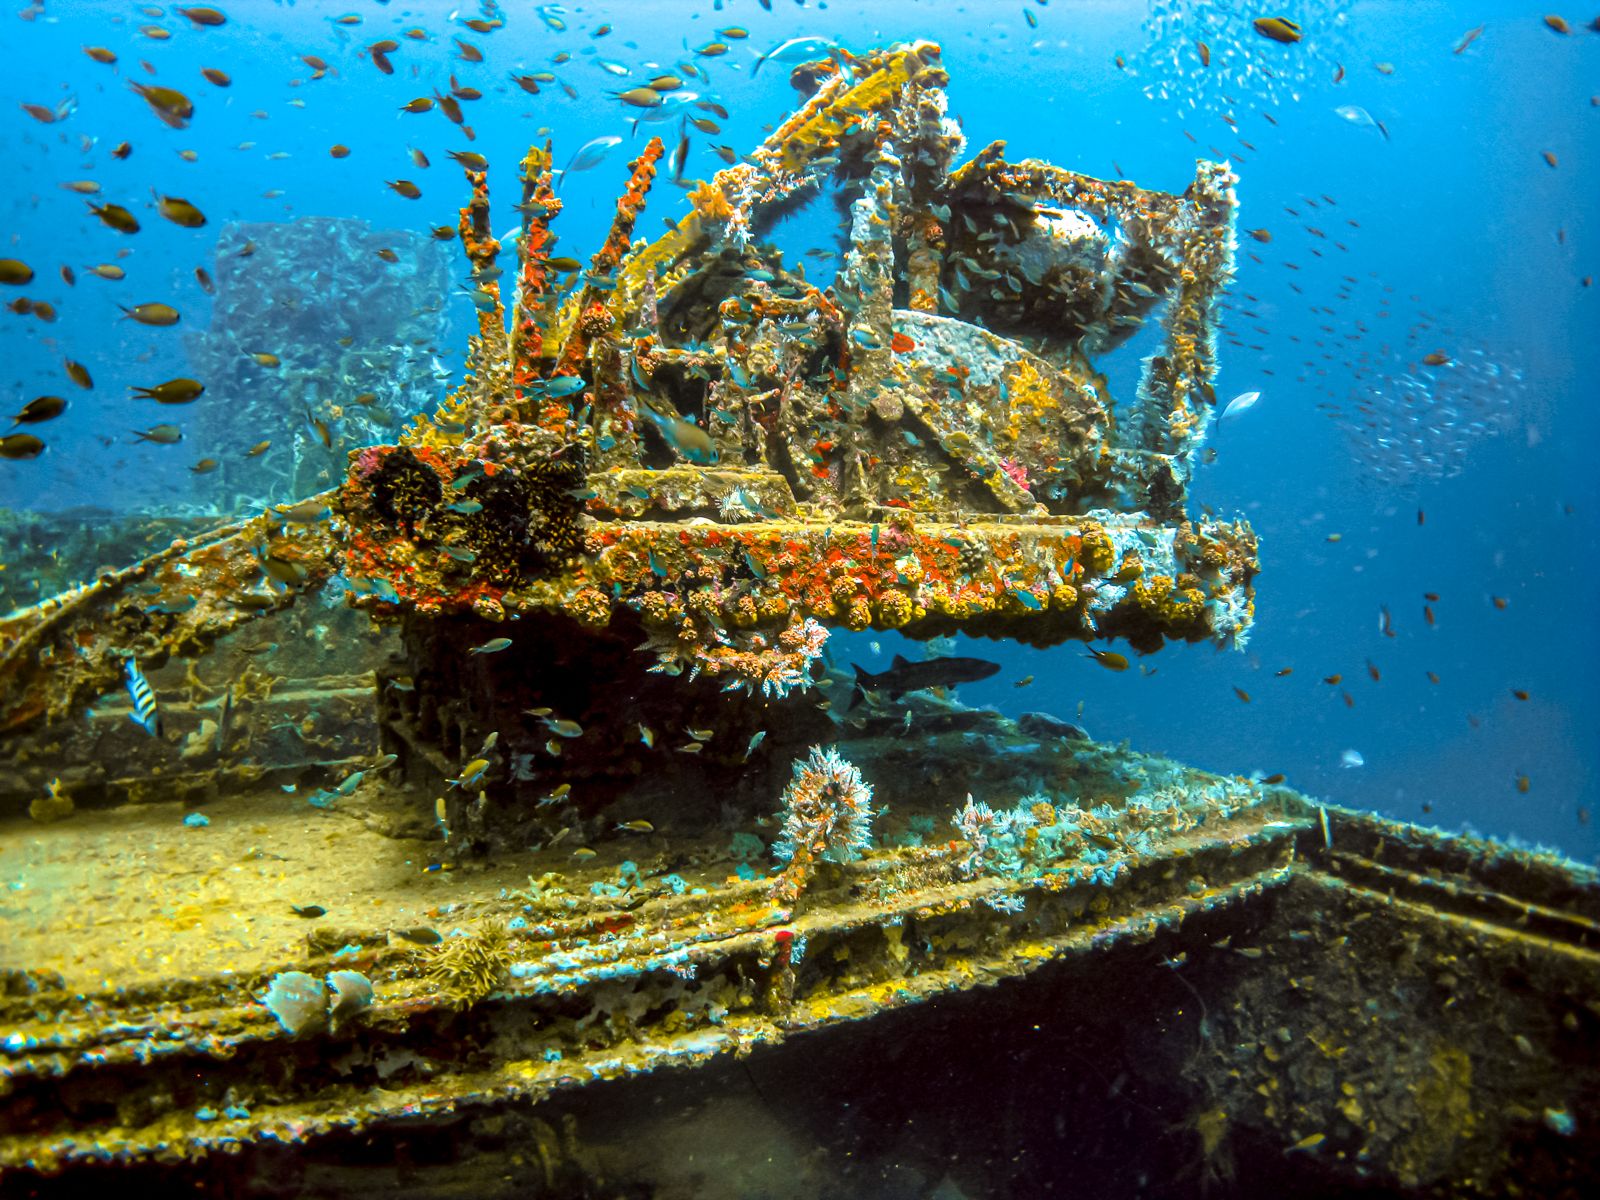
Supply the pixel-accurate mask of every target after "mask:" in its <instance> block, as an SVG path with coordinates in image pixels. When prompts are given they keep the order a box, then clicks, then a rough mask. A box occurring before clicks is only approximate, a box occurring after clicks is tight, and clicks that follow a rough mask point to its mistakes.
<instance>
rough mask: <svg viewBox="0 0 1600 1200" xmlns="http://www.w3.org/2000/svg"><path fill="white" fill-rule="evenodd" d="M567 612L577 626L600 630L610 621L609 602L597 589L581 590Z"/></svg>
mask: <svg viewBox="0 0 1600 1200" xmlns="http://www.w3.org/2000/svg"><path fill="white" fill-rule="evenodd" d="M568 611H569V612H570V613H571V614H572V616H573V617H574V618H575V619H576V620H577V621H578V622H579V624H582V625H587V626H588V627H589V628H591V629H601V628H604V626H605V625H606V624H607V622H609V621H610V620H611V601H610V599H609V598H608V597H607V596H606V594H605V593H604V592H602V591H601V590H600V589H599V588H592V587H586V588H581V589H579V591H578V594H577V595H576V596H574V597H573V598H572V604H571V606H570V607H569V609H568Z"/></svg>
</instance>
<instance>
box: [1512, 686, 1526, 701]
mask: <svg viewBox="0 0 1600 1200" xmlns="http://www.w3.org/2000/svg"><path fill="white" fill-rule="evenodd" d="M1511 694H1512V695H1513V696H1515V697H1516V698H1517V699H1518V700H1526V699H1527V698H1528V693H1527V691H1526V690H1525V689H1523V688H1512V689H1511Z"/></svg>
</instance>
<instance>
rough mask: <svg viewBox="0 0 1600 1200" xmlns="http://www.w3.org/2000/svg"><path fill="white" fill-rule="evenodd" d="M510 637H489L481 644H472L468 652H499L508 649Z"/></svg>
mask: <svg viewBox="0 0 1600 1200" xmlns="http://www.w3.org/2000/svg"><path fill="white" fill-rule="evenodd" d="M510 647H511V639H510V638H507V637H498V638H490V639H489V640H488V641H487V642H485V643H484V644H483V645H481V646H474V647H472V649H470V650H468V651H467V653H468V654H499V653H500V651H502V650H507V649H510Z"/></svg>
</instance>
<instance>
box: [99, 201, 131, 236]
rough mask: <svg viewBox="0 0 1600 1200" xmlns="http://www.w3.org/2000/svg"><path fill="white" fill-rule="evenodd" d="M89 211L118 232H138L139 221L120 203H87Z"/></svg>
mask: <svg viewBox="0 0 1600 1200" xmlns="http://www.w3.org/2000/svg"><path fill="white" fill-rule="evenodd" d="M89 211H90V212H92V213H93V214H94V215H95V216H97V217H99V218H100V221H101V223H102V224H104V225H106V226H107V227H109V228H111V229H115V230H116V231H117V232H118V233H138V232H139V222H138V221H137V220H136V219H135V218H134V215H133V214H132V213H131V212H129V211H128V210H127V209H125V208H123V207H122V205H120V204H95V203H93V202H92V201H91V202H90V204H89Z"/></svg>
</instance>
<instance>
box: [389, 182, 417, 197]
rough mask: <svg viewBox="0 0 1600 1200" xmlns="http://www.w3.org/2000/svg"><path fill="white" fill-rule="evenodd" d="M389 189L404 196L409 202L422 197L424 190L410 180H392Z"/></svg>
mask: <svg viewBox="0 0 1600 1200" xmlns="http://www.w3.org/2000/svg"><path fill="white" fill-rule="evenodd" d="M388 184H389V187H390V188H391V189H392V190H394V191H396V192H398V193H399V194H400V195H402V196H404V197H405V198H406V199H407V200H418V199H421V197H422V189H421V188H419V187H418V186H417V185H416V184H414V183H412V182H411V181H410V180H409V179H391V180H389V181H388Z"/></svg>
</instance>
